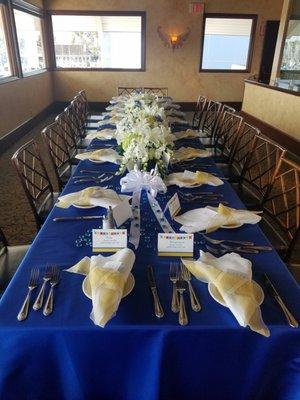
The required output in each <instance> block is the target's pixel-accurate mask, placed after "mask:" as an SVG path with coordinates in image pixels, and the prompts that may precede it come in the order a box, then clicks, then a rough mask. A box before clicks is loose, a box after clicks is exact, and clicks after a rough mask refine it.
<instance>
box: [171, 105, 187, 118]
mask: <svg viewBox="0 0 300 400" xmlns="http://www.w3.org/2000/svg"><path fill="white" fill-rule="evenodd" d="M166 115H167V116H170V117H183V118H184V117H185V113H184V112H183V111H178V110H175V109H174V108H171V109H170V110H168V111H166ZM184 119H185V118H184Z"/></svg>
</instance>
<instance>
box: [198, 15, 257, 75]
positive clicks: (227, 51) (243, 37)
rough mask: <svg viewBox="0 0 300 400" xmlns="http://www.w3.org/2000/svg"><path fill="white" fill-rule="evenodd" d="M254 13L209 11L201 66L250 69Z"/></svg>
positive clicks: (203, 67)
mask: <svg viewBox="0 0 300 400" xmlns="http://www.w3.org/2000/svg"><path fill="white" fill-rule="evenodd" d="M255 24H256V16H254V15H243V16H237V15H225V14H223V15H221V16H220V15H218V16H215V15H207V16H205V21H204V37H203V46H202V59H201V63H200V70H204V71H205V70H207V71H231V72H234V71H249V70H250V58H251V48H252V42H253V36H254V30H255Z"/></svg>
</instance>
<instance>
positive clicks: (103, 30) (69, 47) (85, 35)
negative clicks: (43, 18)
mask: <svg viewBox="0 0 300 400" xmlns="http://www.w3.org/2000/svg"><path fill="white" fill-rule="evenodd" d="M52 24H53V34H54V47H55V57H56V66H57V67H58V68H124V69H140V68H141V67H142V37H141V36H142V33H141V32H142V17H141V16H99V15H95V16H86V15H76V16H70V15H53V16H52Z"/></svg>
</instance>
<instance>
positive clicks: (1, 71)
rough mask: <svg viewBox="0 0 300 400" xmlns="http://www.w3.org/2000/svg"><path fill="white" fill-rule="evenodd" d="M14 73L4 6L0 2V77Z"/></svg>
mask: <svg viewBox="0 0 300 400" xmlns="http://www.w3.org/2000/svg"><path fill="white" fill-rule="evenodd" d="M11 75H12V71H11V66H10V61H9V56H8V46H7V40H6V36H5V18H4V6H3V5H2V4H0V79H1V78H6V77H8V76H11Z"/></svg>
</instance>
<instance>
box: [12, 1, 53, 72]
mask: <svg viewBox="0 0 300 400" xmlns="http://www.w3.org/2000/svg"><path fill="white" fill-rule="evenodd" d="M14 15H15V21H16V29H17V36H18V44H19V51H20V58H21V65H22V71H23V74H26V73H30V72H34V71H38V70H40V69H44V68H45V67H46V63H45V54H44V47H43V35H42V19H41V18H40V17H37V16H35V15H32V14H29V13H27V12H24V11H20V10H16V9H15V10H14Z"/></svg>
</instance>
